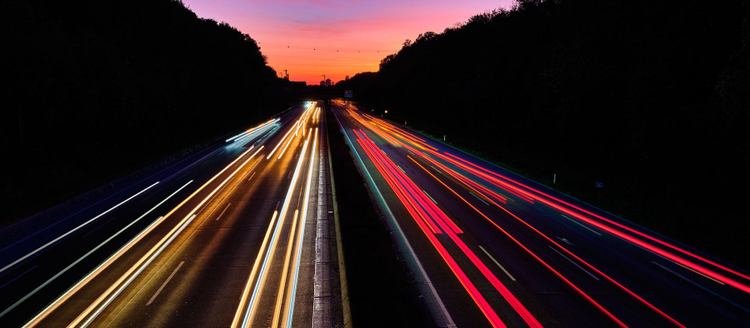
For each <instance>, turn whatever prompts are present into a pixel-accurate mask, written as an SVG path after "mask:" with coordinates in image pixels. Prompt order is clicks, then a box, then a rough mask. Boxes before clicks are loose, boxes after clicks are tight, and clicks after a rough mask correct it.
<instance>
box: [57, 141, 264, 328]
mask: <svg viewBox="0 0 750 328" xmlns="http://www.w3.org/2000/svg"><path fill="white" fill-rule="evenodd" d="M262 149H263V146H261V147H260V148H258V150H257V151H256V152H255V153H254V154H253V155H252V156H250V157H249V158H248V159H247V160H245V162H243V163H242V164H241V165H240V166H239V167H238V168H237V169H236V170H235V171H234V172H232V173H231V174H230V175H229V176H228V177H227V178H226V179H225V180H224V181H223V182H222V183H221V184H219V186H217V187H216V188H215V189H214V190H213V191H212V192H211V193H210V194H209V195H208V196H206V198H204V199H203V200H202V201H201V202H200V203H199V204H198V205H197V206H196V207H195V208H193V209H192V210H191V211H190V213H188V214H187V215H186V216H185V217H184V218H183V219H182V221H180V222H179V223H178V224H177V225H175V226H174V228H172V230H171V231H170V232H169V233H167V234H166V235H165V236H164V237H163V238H162V239H161V240H160V241H159V242H158V243H157V244H156V245H154V246H153V247H152V248H151V249H150V250H149V251H148V252H147V253H146V254H145V255H143V256H142V257H141V258H140V259H139V260H138V262H136V263H135V264H134V265H133V266H132V267H130V269H129V270H128V271H126V272H125V274H123V275H122V276H121V277H120V278H119V279H118V280H117V281H115V283H114V284H112V285H111V286H110V287H109V288H108V289H107V290H106V291H105V292H104V293H102V294H101V295H100V296H99V297H98V298H97V299H96V300H95V301H94V302H93V303H92V304H91V305H89V307H88V308H86V309H85V310H84V311H83V312H82V313H81V314H80V315H79V316H78V317H77V318H76V319H75V320H73V322H71V323H70V325H69V327H72V326H76V325H78V324H79V323H81V321H83V320H84V319H85V318H86V317H87V316H88V315H89V314H90V313H91V312H92V311H94V309H95V308H97V307H100V306H101V305H102V302H105V298H108V297H109V296H110V295H111V293H112V292H114V291H115V289H116V288H117V286H119V285H120V284H121V283H123V282H124V281H126V279H127V277H128V276H130V274H132V273H133V272H135V271H136V270H138V268H139V267H140V266H141V265H142V264H143V263H144V262H146V261H147V260H148V258H149V257H150V256H151V255H152V254H153V253H155V252H157V251H158V250H159V249H160V247H161V246H162V245H163V244H164V243H166V242H167V240H170V238H171V237H172V236H174V235H175V233H176V232H177V231H178V230H180V231H181V228H180V227H183V226H184V224H185V222H187V221H188V220H192V218H191V216H192V215H193V214H194V213H195V212H196V211H197V210H198V209H199V208H200V207H201V206H203V204H204V203H206V202H207V201H208V200H209V199H210V198H211V197H212V196H213V195H214V194H215V193H216V192H218V191H219V189H220V188H221V187H222V186H224V185H225V184H226V183H227V182H228V181H229V180H230V179H231V178H232V177H233V176H234V175H235V174H237V172H238V171H239V170H240V169H242V167H244V166H245V164H247V163H248V162H249V161H250V160H251V159H253V157H255V155H257V154H258V153H259V152H260V151H261V150H262ZM252 150H253V148H252V147H251V148H250V149H248V150H247V151H245V152H244V153H242V155H240V156H239V157H237V159H235V160H234V161H232V163H230V164H229V165H227V166H226V167H225V168H224V169H223V170H221V171H220V172H219V173H217V174H216V175H214V176H213V177H212V178H211V179H210V180H208V181H207V182H206V183H204V184H203V185H202V186H201V187H200V188H198V190H196V191H195V192H193V194H191V195H190V196H189V197H188V198H186V199H185V200H184V201H183V202H182V203H180V204H179V205H177V207H175V208H174V209H172V211H170V212H169V213H167V215H165V216H164V218H163V219H162V221H161V222H163V221H164V220H165V219H166V218H167V217H168V216H170V215H171V214H172V213H174V212H175V211H176V210H177V209H178V208H179V207H181V206H182V205H183V204H184V203H185V202H187V201H188V200H189V199H191V198H192V197H193V196H195V195H196V194H197V193H198V192H200V191H201V190H202V189H203V188H205V187H206V186H208V185H209V184H210V183H211V182H213V180H215V179H216V178H218V177H219V176H220V175H221V174H222V173H224V172H225V171H226V170H228V169H229V168H230V167H232V166H233V165H234V164H235V163H236V162H238V161H239V160H240V159H242V157H244V156H245V155H246V154H248V153H249V152H250V151H252ZM154 227H155V226H153V227H151V229H153V228H154ZM150 231H151V230H149V232H150ZM139 240H140V238H139V239H138V240H135V241H134V242H137V241H139ZM133 245H134V243H131V244H129V245H128V247H127V248H125V249H123V251H122V252H119V253H117V256H116V257H115V258H113V259H112V260H110V261H108V262H107V265H106V266H105V267H104V268H106V267H107V266H109V265H110V264H111V263H112V262H114V260H116V259H117V258H119V257H120V256H121V255H122V254H123V253H125V252H126V251H127V250H128V249H130V248H131V247H132V246H133ZM104 268H102V269H101V270H103V269H104ZM99 272H101V271H99ZM99 272H97V273H96V274H98V273H99ZM92 278H93V277H92ZM111 299H112V298H110V299H109V300H108V301H107V304H108V303H109V302H111ZM100 311H101V310H97V312H96V313H99V312H100ZM90 320H91V319H89V320H87V322H90Z"/></svg>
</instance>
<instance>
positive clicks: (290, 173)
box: [286, 170, 294, 180]
mask: <svg viewBox="0 0 750 328" xmlns="http://www.w3.org/2000/svg"><path fill="white" fill-rule="evenodd" d="M292 172H294V171H293V170H289V174H287V175H286V179H287V180H289V179H291V178H292Z"/></svg>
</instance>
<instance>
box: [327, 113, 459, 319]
mask: <svg viewBox="0 0 750 328" xmlns="http://www.w3.org/2000/svg"><path fill="white" fill-rule="evenodd" d="M331 112H332V113H333V115H334V117H336V122H337V123H338V124H339V128H341V134H343V135H344V137H346V141H347V142H348V143H349V147H350V149H351V150H352V151H353V152H354V154H355V155H357V160H358V161H359V164H360V168H362V169H363V171H364V172H365V173H366V175H367V181H368V182H369V184H370V186H371V188H372V189H373V190H374V191H375V193H376V194H377V195H378V198H379V199H380V204H379V206H381V207H382V208H385V211H386V213H387V214H388V215H387V216H388V218H389V219H390V222H391V224H392V225H393V226H394V227H395V228H396V229H395V230H396V231H398V234H399V236H400V241H401V242H402V243H403V244H404V245H405V246H406V247H405V248H406V249H407V251H406V254H407V255H410V256H411V258H412V259H414V262H413V263H415V264H416V266H417V269H418V270H419V275H420V276H421V277H422V280H423V282H422V283H421V284H423V285H426V286H427V287H429V294H428V295H427V297H428V298H431V299H433V300H434V302H435V303H437V309H435V307H434V306H430V305H428V308H430V312H432V313H431V314H432V315H433V316H434V318H435V321H437V322H438V326H440V327H451V328H455V327H456V324H455V322H454V321H453V318H451V315H450V313H448V309H446V308H445V303H443V300H442V299H441V298H440V295H438V293H437V290H435V286H434V285H433V283H432V280H430V277H428V276H427V272H426V271H425V270H424V266H422V262H421V261H420V260H419V258H418V257H417V254H416V253H415V252H414V248H412V246H411V243H409V240H407V239H406V235H405V234H404V231H403V230H402V229H401V226H400V225H399V224H398V221H396V217H395V216H394V215H393V211H391V208H390V207H389V206H388V204H387V203H386V202H385V197H383V194H382V193H381V192H380V188H378V186H377V185H376V184H375V179H373V178H372V175H371V174H370V171H369V170H368V169H367V166H366V165H365V162H364V161H363V160H362V156H360V155H359V151H357V149H356V148H355V147H354V143H353V142H352V140H351V138H349V134H347V131H346V129H344V126H343V125H342V124H341V119H340V118H339V116H338V114H336V111H331ZM349 120H350V121H351V122H352V124H354V125H356V123H354V119H353V118H351V117H349ZM414 271H416V270H414ZM420 289H422V288H420ZM425 294H427V293H425ZM438 311H439V312H438Z"/></svg>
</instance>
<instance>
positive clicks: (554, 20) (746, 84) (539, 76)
mask: <svg viewBox="0 0 750 328" xmlns="http://www.w3.org/2000/svg"><path fill="white" fill-rule="evenodd" d="M749 12H750V2H748V1H713V2H711V3H710V4H709V3H706V2H704V1H697V0H687V1H676V0H660V1H578V0H556V1H541V0H523V1H517V2H516V4H515V5H514V6H513V8H511V9H508V10H496V11H492V12H487V13H482V14H479V15H476V16H474V17H471V18H470V19H468V20H467V21H466V22H464V23H461V24H457V25H456V26H453V27H449V28H447V29H445V30H444V31H442V32H439V33H435V32H424V33H422V34H420V35H419V36H418V37H417V38H416V40H413V41H412V40H406V41H405V42H404V43H403V47H402V48H401V50H400V51H398V53H396V54H392V55H389V56H387V57H385V58H384V59H383V60H382V62H381V64H380V70H379V71H378V72H371V73H364V74H358V75H356V76H354V77H352V78H351V79H349V80H347V81H342V82H339V83H338V84H337V85H336V87H337V88H338V89H339V90H338V92H340V94H341V95H343V90H353V91H354V100H356V101H358V102H360V104H361V105H363V107H364V109H365V110H367V111H369V112H372V113H374V114H377V115H384V117H385V118H389V119H392V120H394V121H396V122H399V123H401V124H404V123H406V124H407V126H410V127H413V128H415V129H418V130H421V131H424V132H425V133H427V134H430V135H433V136H435V137H436V138H437V139H440V140H442V139H443V136H445V137H446V140H447V141H448V142H450V143H452V144H454V145H456V146H459V147H461V148H464V149H466V150H468V151H470V152H473V153H476V154H479V155H480V156H482V157H484V158H487V159H490V160H492V161H494V162H496V163H500V164H501V165H503V166H506V167H510V168H513V169H514V170H516V171H518V172H520V173H522V174H524V175H527V176H529V177H531V178H533V179H535V180H537V181H540V182H542V183H545V184H547V185H549V186H551V187H554V188H557V189H559V190H562V191H564V192H567V193H569V194H571V195H573V196H575V197H578V198H581V199H582V200H584V201H587V202H591V203H593V204H594V205H597V206H599V207H601V208H603V209H605V210H608V211H611V212H613V213H615V214H618V215H620V216H623V217H625V218H626V219H628V220H631V221H633V222H636V223H638V224H642V225H643V226H645V227H647V228H650V229H652V230H655V231H657V232H660V233H662V234H664V235H667V236H670V237H672V238H675V239H677V240H679V241H682V242H684V243H687V244H689V245H691V246H694V247H697V248H699V249H701V250H704V251H706V252H708V253H711V254H713V255H716V256H718V257H720V258H724V259H726V260H729V261H731V262H734V263H735V264H738V265H740V266H744V267H745V268H750V220H748V215H747V213H746V211H745V209H744V206H743V205H744V203H745V200H746V199H747V198H748V195H749V194H750V193H749V192H748V191H747V188H746V186H747V185H748V182H749V181H750V179H749V177H750V166H749V165H748V164H749V160H748V159H749V157H748V154H749V152H748V150H749V147H748V140H750V139H749V138H747V136H746V133H747V132H746V131H747V129H748V127H750V124H749V123H750V121H749V116H750V115H748V114H749V113H750V92H748V90H750V19H749V18H750V14H749ZM373 110H374V112H373ZM385 110H387V111H388V113H387V114H385ZM555 174H556V175H557V179H556V180H557V181H556V183H555V184H554V185H553V184H552V179H553V175H555ZM597 182H600V183H601V184H602V185H603V188H596V187H595V186H596V183H597Z"/></svg>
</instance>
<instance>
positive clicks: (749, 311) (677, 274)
mask: <svg viewBox="0 0 750 328" xmlns="http://www.w3.org/2000/svg"><path fill="white" fill-rule="evenodd" d="M651 263H653V264H656V265H657V266H658V267H660V268H662V269H664V270H665V271H667V272H669V273H671V274H673V275H675V276H677V277H680V278H682V279H683V280H685V281H687V282H689V283H691V284H692V285H693V286H695V287H698V288H700V289H703V290H704V291H707V292H708V293H709V294H711V295H714V296H716V297H718V298H720V299H722V300H724V301H726V302H727V303H729V304H732V305H734V306H736V307H737V308H739V309H740V310H742V311H745V312H747V313H750V310H748V309H747V308H745V307H743V306H742V305H739V304H737V303H735V302H733V301H732V300H730V299H727V298H726V297H724V296H721V295H719V294H717V293H716V292H714V291H712V290H710V289H708V288H706V287H704V286H703V285H701V284H699V283H697V282H695V281H692V280H690V279H688V278H687V277H685V276H683V275H681V274H679V273H677V272H674V271H672V270H670V269H669V268H667V267H665V266H663V265H661V264H659V263H656V262H654V261H651Z"/></svg>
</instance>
